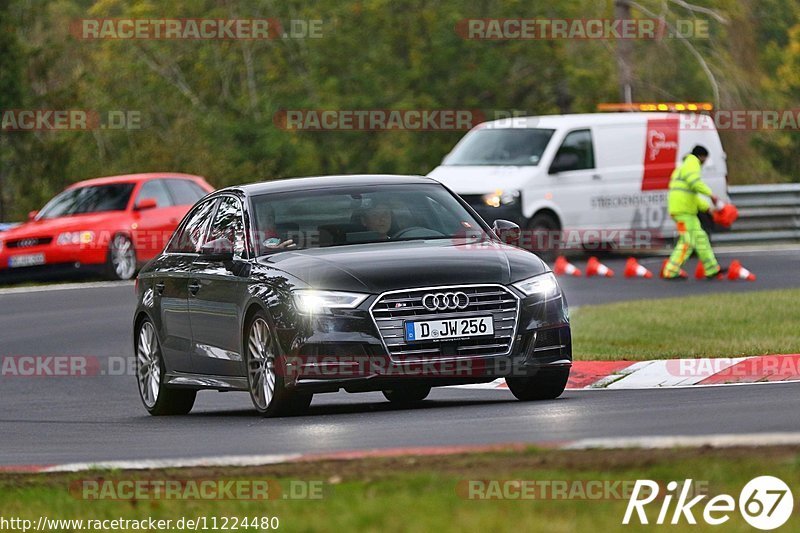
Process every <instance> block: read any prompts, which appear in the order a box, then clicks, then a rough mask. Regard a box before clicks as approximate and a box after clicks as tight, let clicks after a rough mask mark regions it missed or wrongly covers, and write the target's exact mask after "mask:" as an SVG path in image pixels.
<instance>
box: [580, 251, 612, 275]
mask: <svg viewBox="0 0 800 533" xmlns="http://www.w3.org/2000/svg"><path fill="white" fill-rule="evenodd" d="M586 276H587V277H590V278H591V277H592V276H600V277H605V278H613V277H614V271H613V270H611V269H610V268H608V267H607V266H605V265H604V264H603V263H601V262H600V261H598V260H597V258H596V257H594V256H592V257H590V258H589V262H588V263H586Z"/></svg>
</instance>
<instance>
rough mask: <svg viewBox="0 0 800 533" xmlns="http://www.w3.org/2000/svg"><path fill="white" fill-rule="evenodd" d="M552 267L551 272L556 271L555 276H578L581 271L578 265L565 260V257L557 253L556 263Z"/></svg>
mask: <svg viewBox="0 0 800 533" xmlns="http://www.w3.org/2000/svg"><path fill="white" fill-rule="evenodd" d="M553 266H554V269H553V272H555V273H556V276H575V277H578V276H580V275H581V271H580V269H579V268H578V267H576V266H575V265H573V264H572V263H570V262H569V261H567V258H566V257H564V256H563V255H559V256H558V257H557V258H556V263H555V265H553Z"/></svg>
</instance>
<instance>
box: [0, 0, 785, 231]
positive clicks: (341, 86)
mask: <svg viewBox="0 0 800 533" xmlns="http://www.w3.org/2000/svg"><path fill="white" fill-rule="evenodd" d="M695 3H701V4H703V5H707V6H711V7H713V8H714V9H716V10H717V11H719V12H720V13H722V14H723V15H724V16H725V17H727V18H728V19H729V23H728V24H727V25H725V24H721V23H718V22H716V21H714V20H711V21H710V23H709V26H710V29H711V38H710V39H707V40H704V39H701V40H693V41H692V42H691V44H692V45H693V46H694V47H695V48H696V49H697V50H698V51H699V52H700V53H701V54H702V55H703V57H705V58H706V61H707V62H708V63H709V66H710V68H711V70H712V71H713V73H714V75H715V77H716V79H717V81H718V82H719V85H720V89H721V99H722V101H721V103H722V104H723V106H725V107H733V108H735V107H739V108H741V107H756V108H777V107H776V106H779V105H786V106H789V107H791V105H792V103H793V102H796V101H797V95H798V92H800V87H799V86H798V81H797V80H798V78H797V76H796V73H797V64H798V61H800V52H798V48H800V29H798V27H797V26H795V25H796V24H797V22H798V9H797V5H796V2H795V1H794V0H765V1H763V2H738V1H734V0H718V1H716V2H695ZM3 5H4V6H5V7H4V8H0V20H2V21H3V22H2V26H3V31H2V32H0V109H8V108H13V107H15V106H16V107H20V106H24V107H26V108H42V109H91V110H97V111H100V112H103V111H108V110H129V111H135V112H139V113H140V114H141V117H142V127H141V129H138V130H132V129H128V130H121V131H116V130H95V131H91V132H63V131H61V132H36V133H30V132H27V133H22V132H15V133H3V134H0V142H1V143H2V144H0V165H2V169H0V199H4V200H5V205H6V211H5V212H2V211H0V218H6V219H13V218H17V219H19V218H21V217H22V216H23V214H24V213H25V212H27V211H28V210H31V209H37V208H39V207H41V205H42V204H43V203H44V202H45V201H46V200H47V199H48V198H49V197H50V196H51V195H52V194H54V193H55V192H57V191H58V190H59V189H61V188H62V187H63V186H64V185H66V184H68V183H71V182H74V181H77V180H80V179H85V178H89V177H94V176H101V175H111V174H118V173H127V172H141V171H157V170H175V171H184V172H192V173H197V174H201V175H204V176H206V177H208V179H209V180H210V181H211V182H212V183H213V184H214V185H216V186H224V185H229V184H234V183H242V182H252V181H257V180H265V179H273V178H277V177H284V176H299V175H310V174H322V173H358V172H392V173H395V172H396V173H417V174H425V173H427V172H428V171H430V169H431V168H433V167H434V166H435V165H436V164H437V163H438V162H439V161H440V160H441V158H442V157H443V156H444V155H445V154H446V153H447V152H448V151H449V150H450V149H451V148H452V146H453V144H454V143H455V142H456V141H457V140H458V139H459V138H460V137H461V135H462V134H463V132H435V131H433V132H409V131H383V132H368V131H367V132H310V131H307V132H292V131H286V130H284V129H281V128H279V127H277V126H276V124H275V122H274V116H275V114H276V113H277V112H279V111H280V110H284V109H480V110H483V111H484V113H485V114H486V115H487V116H488V117H489V118H493V113H494V112H495V111H504V112H507V111H511V110H521V111H524V112H525V113H526V114H548V113H572V112H591V111H594V110H595V108H596V105H597V104H598V103H599V102H603V101H616V100H617V99H618V94H619V90H618V88H617V64H616V52H617V43H615V42H614V41H613V40H607V41H596V40H572V41H569V40H555V41H545V40H525V41H523V40H516V41H476V40H465V39H463V38H462V37H461V36H460V35H458V33H457V32H456V31H455V26H456V24H457V23H458V22H459V21H460V20H463V19H466V18H475V17H493V18H503V17H551V18H611V17H613V16H614V11H613V2H610V1H609V2H596V1H593V0H577V1H573V2H547V3H542V2H540V3H538V4H536V5H535V6H534V5H533V4H531V3H530V2H524V1H522V0H505V1H503V0H452V1H445V0H348V1H342V0H319V1H317V2H303V1H300V0H286V1H277V0H275V1H272V0H262V1H254V2H220V1H217V0H174V1H170V2H158V1H154V0H95V1H92V0H53V1H50V2H41V1H39V0H8V1H7V2H5V3H3ZM639 5H641V6H649V9H652V10H654V11H656V12H658V13H659V14H662V11H661V9H662V3H661V2H656V1H655V0H641V1H640V2H639ZM669 5H670V7H669V9H670V10H671V11H670V12H669V13H666V15H667V18H668V19H669V20H674V19H676V18H692V17H697V18H708V17H705V16H704V15H703V14H702V13H696V12H690V11H687V10H685V9H684V8H682V7H680V6H678V5H674V4H672V3H670V4H669ZM2 9H5V10H6V12H3V11H2ZM633 15H634V16H637V17H638V16H645V15H643V14H642V13H640V12H637V11H636V10H634V12H633ZM83 17H93V18H97V17H107V18H112V17H116V18H189V17H191V18H206V17H211V18H277V19H279V20H282V21H288V20H290V19H306V20H308V19H318V20H322V21H323V25H322V34H323V35H322V38H317V39H315V38H310V39H276V40H256V41H243V40H240V41H196V40H162V41H158V40H94V41H93V40H79V39H76V38H75V36H73V35H72V34H71V33H70V24H71V23H73V22H74V21H76V20H77V19H80V18H83ZM793 26H795V28H794V29H792V27H793ZM6 28H7V29H8V31H6ZM633 55H634V61H635V65H634V67H635V68H634V97H635V99H637V100H639V101H644V100H651V99H652V100H683V99H686V100H710V99H711V98H712V96H713V91H712V90H711V86H710V84H709V80H708V77H707V76H706V73H705V72H704V71H703V70H702V69H701V68H700V67H699V65H698V63H697V61H696V59H695V58H694V57H692V56H691V54H689V53H688V51H687V47H686V45H685V43H682V42H679V41H678V40H676V39H664V40H660V41H637V42H635V43H634V49H633ZM751 62H754V63H755V66H754V65H752V64H750V63H751ZM793 74H794V75H793ZM14 102H17V103H14ZM796 136H797V133H796V132H792V133H777V134H754V135H751V136H748V137H747V138H740V137H735V138H733V140H731V146H732V147H733V148H734V149H730V148H729V149H728V152H729V167H730V169H731V170H730V173H731V178H732V181H733V182H737V181H747V180H759V179H767V180H770V181H780V180H786V179H787V177H794V176H796V175H797V173H796V171H797V170H798V169H797V163H796V157H792V154H796V153H797V149H798V148H800V146H798V141H797V138H796ZM2 205H3V202H2V201H0V208H2Z"/></svg>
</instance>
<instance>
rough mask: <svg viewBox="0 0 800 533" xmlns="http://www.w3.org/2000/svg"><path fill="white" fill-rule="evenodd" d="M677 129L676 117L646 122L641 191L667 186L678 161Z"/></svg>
mask: <svg viewBox="0 0 800 533" xmlns="http://www.w3.org/2000/svg"><path fill="white" fill-rule="evenodd" d="M678 129H679V124H678V117H671V118H664V119H651V120H648V121H647V135H646V136H645V147H644V175H643V176H642V190H643V191H655V190H660V189H666V188H667V187H668V186H669V177H670V175H671V174H672V171H673V170H675V164H676V161H677V160H678Z"/></svg>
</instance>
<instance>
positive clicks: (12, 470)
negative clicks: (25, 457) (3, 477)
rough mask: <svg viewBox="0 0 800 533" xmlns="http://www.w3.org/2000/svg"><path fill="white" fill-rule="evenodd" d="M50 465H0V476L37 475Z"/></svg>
mask: <svg viewBox="0 0 800 533" xmlns="http://www.w3.org/2000/svg"><path fill="white" fill-rule="evenodd" d="M50 466H52V465H0V474H38V473H39V472H41V471H43V470H44V469H46V468H49V467H50Z"/></svg>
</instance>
